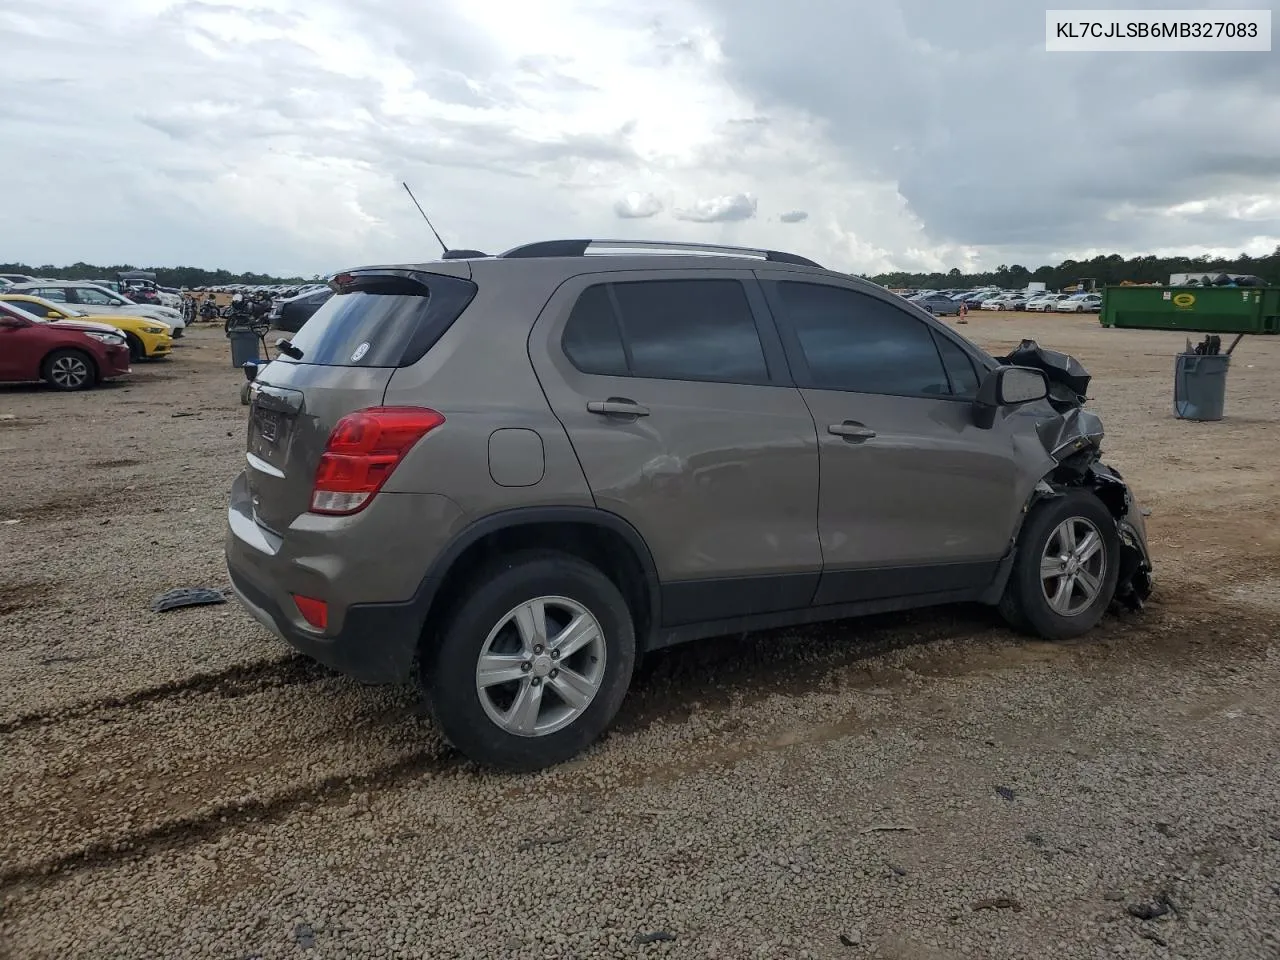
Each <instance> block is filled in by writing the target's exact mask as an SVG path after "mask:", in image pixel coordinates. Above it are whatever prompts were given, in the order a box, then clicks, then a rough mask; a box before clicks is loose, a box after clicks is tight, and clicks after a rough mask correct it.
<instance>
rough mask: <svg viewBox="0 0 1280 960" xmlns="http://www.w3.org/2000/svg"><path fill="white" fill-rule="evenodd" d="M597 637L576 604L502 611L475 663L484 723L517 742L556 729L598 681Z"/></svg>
mask: <svg viewBox="0 0 1280 960" xmlns="http://www.w3.org/2000/svg"><path fill="white" fill-rule="evenodd" d="M605 662H606V653H605V642H604V631H603V630H602V629H601V627H600V623H599V621H597V620H596V618H595V617H594V616H592V614H591V612H590V611H589V610H587V608H586V607H584V606H583V605H582V604H580V603H578V602H577V601H576V600H570V599H569V598H568V597H537V598H536V599H533V600H528V601H526V602H524V603H522V604H520V605H519V606H517V607H515V608H513V609H512V610H510V611H508V612H507V614H506V615H505V616H504V617H503V618H502V619H501V620H499V621H498V624H497V626H495V627H494V628H493V629H492V630H490V631H489V636H488V637H486V638H485V641H484V646H482V647H481V648H480V657H479V659H478V660H477V661H476V693H477V694H478V695H479V697H480V705H481V706H482V707H484V712H485V713H486V714H487V715H488V717H489V719H490V720H492V721H493V722H494V723H496V724H497V725H498V726H499V727H501V728H502V729H503V730H505V731H506V732H507V733H510V734H514V735H515V736H518V737H544V736H546V735H547V734H549V733H555V732H556V731H557V730H563V729H564V728H565V727H567V726H568V725H569V724H571V723H573V721H575V720H577V719H578V717H580V716H581V715H582V714H583V712H584V711H585V710H586V709H587V707H589V706H590V705H591V701H592V700H594V699H595V697H596V694H597V693H599V692H600V686H601V684H602V683H603V682H604V668H605Z"/></svg>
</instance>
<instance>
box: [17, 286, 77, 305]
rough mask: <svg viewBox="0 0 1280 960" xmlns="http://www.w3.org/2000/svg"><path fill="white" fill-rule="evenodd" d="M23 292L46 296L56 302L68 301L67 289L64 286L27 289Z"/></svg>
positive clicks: (45, 297)
mask: <svg viewBox="0 0 1280 960" xmlns="http://www.w3.org/2000/svg"><path fill="white" fill-rule="evenodd" d="M23 292H24V293H30V294H34V295H35V296H37V297H44V299H46V300H52V301H53V302H54V303H66V302H67V291H66V289H65V288H63V287H41V288H40V289H39V290H26V291H23Z"/></svg>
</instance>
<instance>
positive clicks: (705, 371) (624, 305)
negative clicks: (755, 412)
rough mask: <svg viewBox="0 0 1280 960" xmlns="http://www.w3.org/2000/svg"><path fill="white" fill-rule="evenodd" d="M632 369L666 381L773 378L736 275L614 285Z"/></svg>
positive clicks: (763, 381)
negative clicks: (720, 278)
mask: <svg viewBox="0 0 1280 960" xmlns="http://www.w3.org/2000/svg"><path fill="white" fill-rule="evenodd" d="M613 292H614V295H615V296H616V297H617V302H618V308H619V311H620V316H619V322H620V325H621V328H622V335H623V337H624V338H625V341H626V344H627V347H628V349H629V350H630V354H631V373H632V375H633V376H637V377H652V378H655V379H663V380H718V381H721V382H726V383H768V382H769V368H768V366H767V365H766V363H765V359H764V348H763V347H762V346H761V344H760V334H759V332H758V331H757V330H756V321H755V317H754V315H753V314H752V312H751V305H750V303H748V301H747V295H746V291H745V290H743V288H742V284H741V283H740V282H738V281H737V280H640V281H635V282H631V283H618V284H614V285H613Z"/></svg>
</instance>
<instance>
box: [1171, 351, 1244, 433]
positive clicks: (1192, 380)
mask: <svg viewBox="0 0 1280 960" xmlns="http://www.w3.org/2000/svg"><path fill="white" fill-rule="evenodd" d="M1230 366H1231V357H1230V355H1228V354H1225V353H1214V354H1207V355H1204V356H1201V355H1199V354H1195V353H1180V354H1178V357H1177V362H1176V363H1175V364H1174V367H1173V415H1174V416H1175V417H1177V418H1178V419H1180V420H1221V419H1222V410H1223V407H1224V406H1225V405H1226V400H1227V368H1228V367H1230Z"/></svg>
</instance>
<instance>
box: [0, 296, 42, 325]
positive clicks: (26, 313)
mask: <svg viewBox="0 0 1280 960" xmlns="http://www.w3.org/2000/svg"><path fill="white" fill-rule="evenodd" d="M30 306H31V304H29V303H12V302H9V301H5V302H4V303H0V312H3V313H10V314H13V315H14V316H15V317H17V318H18V319H19V320H30V321H31V322H32V323H44V322H45V320H44V318H43V317H37V316H36V315H35V314H34V313H32V312H31V311H30V309H23V308H24V307H27V308H29V307H30Z"/></svg>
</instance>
